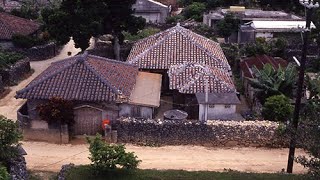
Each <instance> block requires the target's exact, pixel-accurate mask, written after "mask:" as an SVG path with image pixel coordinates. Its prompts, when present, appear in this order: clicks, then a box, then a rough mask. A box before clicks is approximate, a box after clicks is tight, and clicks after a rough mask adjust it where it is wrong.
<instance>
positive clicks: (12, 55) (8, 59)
mask: <svg viewBox="0 0 320 180" xmlns="http://www.w3.org/2000/svg"><path fill="white" fill-rule="evenodd" d="M22 58H24V56H23V55H22V54H19V53H16V52H5V51H1V50H0V69H2V68H6V67H8V66H10V65H12V64H14V63H16V62H17V61H18V60H20V59H22Z"/></svg>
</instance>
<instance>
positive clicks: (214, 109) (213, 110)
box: [199, 104, 237, 120]
mask: <svg viewBox="0 0 320 180" xmlns="http://www.w3.org/2000/svg"><path fill="white" fill-rule="evenodd" d="M205 107H206V105H205V104H199V119H200V120H204V116H205ZM236 107H237V106H236V105H227V104H210V105H209V107H208V119H211V118H214V117H216V116H221V115H228V114H234V113H236Z"/></svg>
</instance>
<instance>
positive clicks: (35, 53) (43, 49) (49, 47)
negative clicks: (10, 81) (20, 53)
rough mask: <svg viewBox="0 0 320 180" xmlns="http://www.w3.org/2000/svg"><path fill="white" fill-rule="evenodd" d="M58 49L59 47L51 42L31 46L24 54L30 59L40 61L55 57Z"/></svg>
mask: <svg viewBox="0 0 320 180" xmlns="http://www.w3.org/2000/svg"><path fill="white" fill-rule="evenodd" d="M58 51H59V48H58V47H57V45H56V44H55V43H53V42H52V43H49V44H46V45H43V46H35V47H32V48H30V49H28V50H26V52H25V55H26V56H28V57H29V58H30V61H41V60H45V59H49V58H52V57H55V56H56V55H57V54H58Z"/></svg>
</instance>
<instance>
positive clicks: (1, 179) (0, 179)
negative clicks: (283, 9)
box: [0, 165, 10, 180]
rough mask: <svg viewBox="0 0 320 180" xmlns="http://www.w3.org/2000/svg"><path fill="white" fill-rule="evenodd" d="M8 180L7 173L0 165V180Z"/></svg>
mask: <svg viewBox="0 0 320 180" xmlns="http://www.w3.org/2000/svg"><path fill="white" fill-rule="evenodd" d="M9 179H10V175H9V173H8V171H7V168H6V167H4V166H2V165H0V180H9Z"/></svg>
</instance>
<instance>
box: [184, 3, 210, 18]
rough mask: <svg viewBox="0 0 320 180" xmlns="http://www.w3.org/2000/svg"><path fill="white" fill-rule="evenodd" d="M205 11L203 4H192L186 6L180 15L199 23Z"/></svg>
mask: <svg viewBox="0 0 320 180" xmlns="http://www.w3.org/2000/svg"><path fill="white" fill-rule="evenodd" d="M205 9H206V5H205V4H204V3H199V2H194V3H192V4H190V5H189V6H187V7H186V8H185V9H184V10H183V11H182V14H183V16H184V17H185V18H186V19H189V18H191V19H194V20H196V21H199V22H201V21H202V17H203V12H204V11H205Z"/></svg>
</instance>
